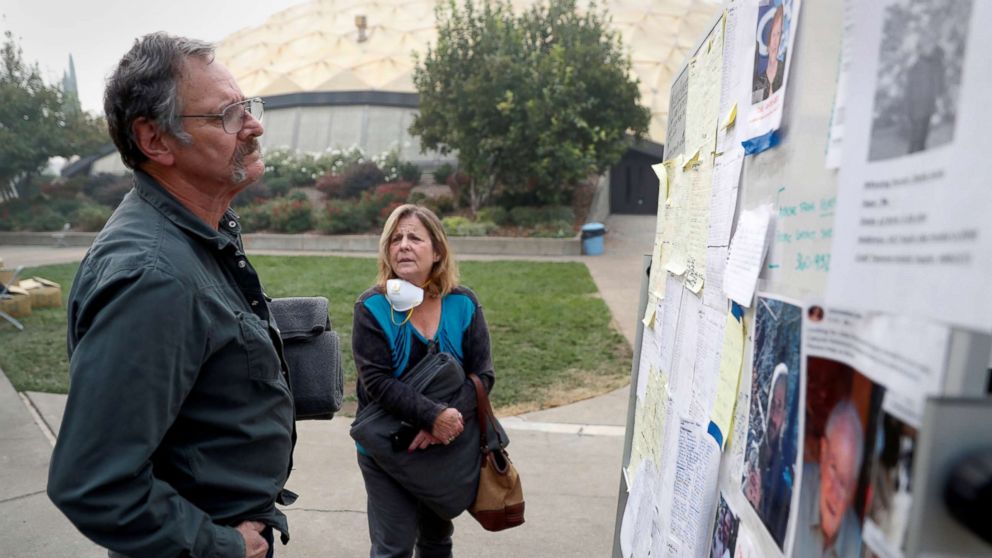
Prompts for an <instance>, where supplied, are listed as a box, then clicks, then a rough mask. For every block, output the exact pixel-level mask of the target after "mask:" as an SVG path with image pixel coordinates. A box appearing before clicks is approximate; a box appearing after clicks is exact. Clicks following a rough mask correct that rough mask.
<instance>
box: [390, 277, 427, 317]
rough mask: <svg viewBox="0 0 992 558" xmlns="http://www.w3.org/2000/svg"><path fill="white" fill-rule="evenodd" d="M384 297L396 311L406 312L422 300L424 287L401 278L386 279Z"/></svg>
mask: <svg viewBox="0 0 992 558" xmlns="http://www.w3.org/2000/svg"><path fill="white" fill-rule="evenodd" d="M386 299H388V300H389V305H390V306H392V307H393V310H396V311H397V312H406V311H407V310H410V309H411V308H415V307H417V306H419V305H420V303H421V302H423V301H424V289H421V288H420V287H418V286H416V285H414V284H413V283H410V282H407V281H404V280H403V279H389V280H387V281H386Z"/></svg>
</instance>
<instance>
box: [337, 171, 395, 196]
mask: <svg viewBox="0 0 992 558" xmlns="http://www.w3.org/2000/svg"><path fill="white" fill-rule="evenodd" d="M385 181H386V175H385V174H383V172H382V171H381V170H379V167H378V165H376V164H375V163H372V162H365V163H359V164H357V165H354V166H352V167H351V168H349V169H348V170H346V171H345V172H344V195H345V196H346V197H349V198H357V197H359V196H360V195H362V193H363V192H365V191H367V190H369V189H370V188H372V187H373V186H375V185H377V184H382V183H383V182H385Z"/></svg>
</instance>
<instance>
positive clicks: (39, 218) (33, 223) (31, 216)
mask: <svg viewBox="0 0 992 558" xmlns="http://www.w3.org/2000/svg"><path fill="white" fill-rule="evenodd" d="M66 221H67V220H66V218H65V216H64V215H62V214H61V213H59V212H57V211H55V210H54V209H52V208H50V207H48V206H46V205H40V204H34V205H32V206H31V208H30V210H29V211H28V213H27V214H26V215H25V216H24V219H23V220H22V221H21V226H20V227H19V228H20V230H24V231H57V230H61V229H62V226H63V225H65V223H66Z"/></svg>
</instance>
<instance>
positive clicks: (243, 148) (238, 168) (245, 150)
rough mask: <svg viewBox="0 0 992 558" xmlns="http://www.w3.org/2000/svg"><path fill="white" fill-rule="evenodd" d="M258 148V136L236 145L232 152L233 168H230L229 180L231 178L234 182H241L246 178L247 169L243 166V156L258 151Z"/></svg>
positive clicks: (259, 147)
mask: <svg viewBox="0 0 992 558" xmlns="http://www.w3.org/2000/svg"><path fill="white" fill-rule="evenodd" d="M260 149H261V146H259V145H258V138H252V139H251V141H248V142H245V143H243V144H241V145H239V146H238V150H237V151H235V153H234V168H233V169H232V170H231V180H233V181H234V183H235V184H242V183H243V182H244V181H246V180H248V169H246V168H245V157H247V156H248V155H251V154H252V153H254V152H256V151H259V150H260Z"/></svg>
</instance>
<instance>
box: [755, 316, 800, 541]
mask: <svg viewBox="0 0 992 558" xmlns="http://www.w3.org/2000/svg"><path fill="white" fill-rule="evenodd" d="M802 317H803V310H802V308H800V307H799V306H795V305H792V304H789V303H786V302H784V301H781V300H774V299H768V298H763V297H759V298H758V304H757V306H756V308H755V325H754V328H755V333H754V339H755V341H754V364H753V367H752V372H751V404H750V415H749V419H748V435H747V446H746V449H745V453H744V462H745V469H744V473H743V478H742V479H741V485H742V487H741V488H742V491H743V493H744V497H745V498H746V499H747V501H748V502H749V503H750V504H751V506H752V507H753V508H754V510H755V512H757V514H758V517H759V518H761V521H762V523H763V524H764V525H765V527H766V528H767V529H768V533H769V534H770V535H771V537H772V538H773V539H774V540H775V542H776V543H777V544H778V545H779V547H780V548H781V547H782V545H783V544H784V541H785V534H786V531H787V527H788V522H789V512H790V510H791V502H792V493H793V487H794V484H795V478H796V458H797V450H796V448H797V445H798V428H797V426H798V420H797V419H798V401H799V398H798V395H799V367H800V354H799V353H800V345H801V339H802Z"/></svg>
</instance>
